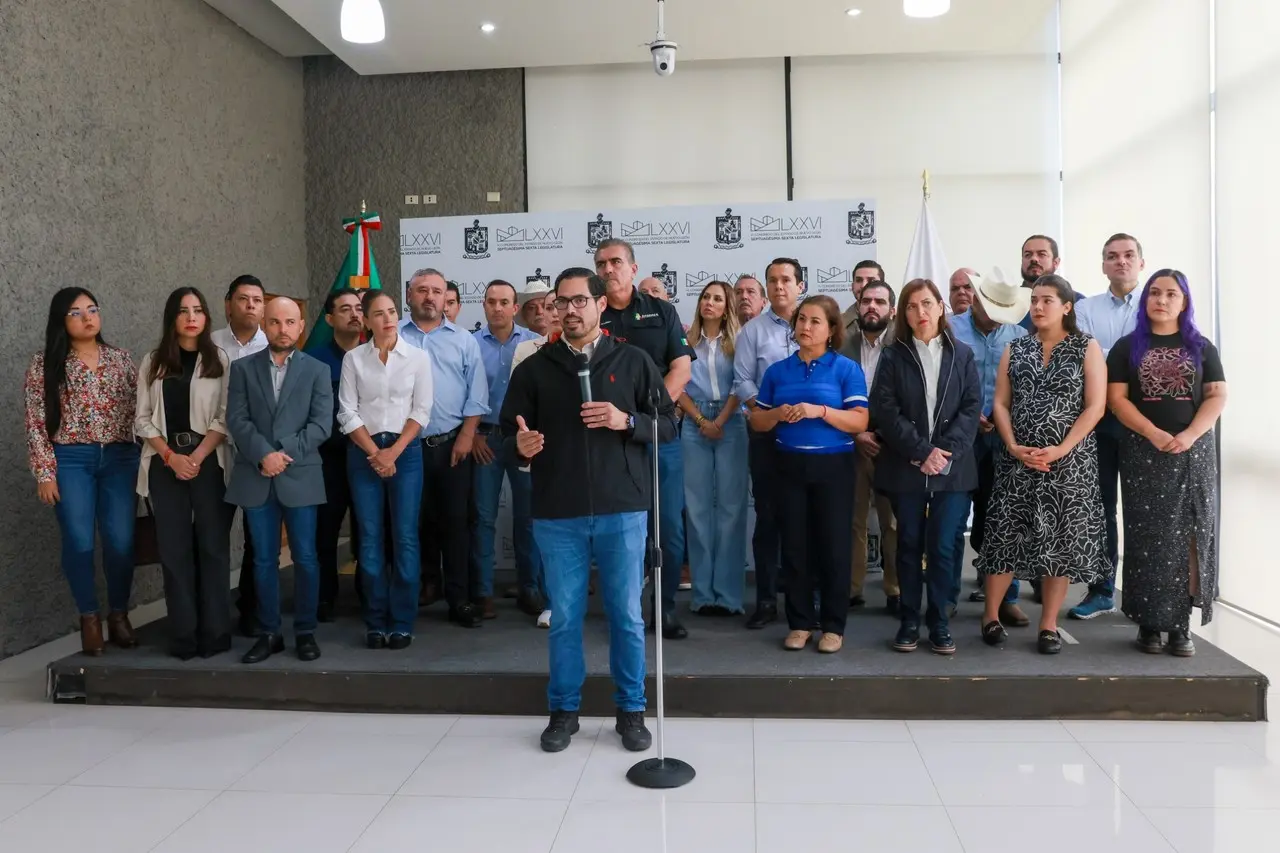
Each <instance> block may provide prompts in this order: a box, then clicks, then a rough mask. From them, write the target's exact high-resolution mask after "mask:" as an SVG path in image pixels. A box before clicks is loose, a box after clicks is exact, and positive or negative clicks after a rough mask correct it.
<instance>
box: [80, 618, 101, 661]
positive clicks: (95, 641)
mask: <svg viewBox="0 0 1280 853" xmlns="http://www.w3.org/2000/svg"><path fill="white" fill-rule="evenodd" d="M80 650H81V651H82V652H84V653H85V654H86V655H90V656H91V657H98V656H99V655H101V654H102V650H103V643H102V619H101V618H100V617H99V616H98V614H97V613H92V614H90V615H88V616H81V617H80Z"/></svg>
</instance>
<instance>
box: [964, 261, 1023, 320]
mask: <svg viewBox="0 0 1280 853" xmlns="http://www.w3.org/2000/svg"><path fill="white" fill-rule="evenodd" d="M969 280H970V281H971V282H972V283H973V293H974V295H975V296H976V297H977V298H978V301H979V302H981V303H982V307H983V308H984V309H986V312H987V316H988V317H990V318H991V319H992V320H995V321H996V322H997V323H1008V324H1011V325H1017V324H1018V323H1021V322H1022V318H1024V317H1026V316H1027V312H1028V311H1030V310H1031V288H1029V287H1022V286H1021V285H1019V284H1010V283H1009V282H1007V281H1005V278H1004V270H1002V269H1000V267H992V268H991V272H990V273H989V274H987V275H985V276H982V275H970V276H969Z"/></svg>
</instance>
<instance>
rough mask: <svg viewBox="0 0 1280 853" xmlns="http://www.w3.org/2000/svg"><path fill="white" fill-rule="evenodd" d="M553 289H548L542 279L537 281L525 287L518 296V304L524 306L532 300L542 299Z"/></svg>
mask: <svg viewBox="0 0 1280 853" xmlns="http://www.w3.org/2000/svg"><path fill="white" fill-rule="evenodd" d="M550 292H551V288H550V287H547V283H546V282H545V281H543V280H542V279H540V278H539V279H535V280H534V281H531V282H529V283H528V284H526V285H525V286H524V290H522V291H520V292H519V293H518V294H516V304H517V305H520V306H523V305H524V304H525V303H526V302H528V301H529V300H530V299H542V298H543V297H544V296H546V295H547V294H548V293H550Z"/></svg>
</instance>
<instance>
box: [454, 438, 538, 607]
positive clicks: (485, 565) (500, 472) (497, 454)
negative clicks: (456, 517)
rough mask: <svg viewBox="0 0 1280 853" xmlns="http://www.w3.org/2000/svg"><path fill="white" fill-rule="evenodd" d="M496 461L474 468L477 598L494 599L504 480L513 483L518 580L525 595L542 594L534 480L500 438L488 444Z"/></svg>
mask: <svg viewBox="0 0 1280 853" xmlns="http://www.w3.org/2000/svg"><path fill="white" fill-rule="evenodd" d="M489 449H490V450H492V451H493V456H494V459H493V461H492V462H490V463H489V464H488V465H480V464H477V465H476V466H475V483H474V485H473V487H472V489H473V491H472V494H473V496H474V498H475V502H476V525H475V527H474V528H473V529H472V532H471V562H472V565H473V569H474V574H475V577H476V578H477V579H478V581H477V582H478V583H479V589H477V590H475V597H476V598H490V597H492V596H493V564H494V559H495V550H496V549H495V547H494V542H495V540H496V538H497V528H498V503H499V500H500V498H501V496H502V478H503V477H504V476H505V477H506V478H507V481H508V482H510V483H511V538H512V540H513V542H512V544H513V546H514V547H515V552H516V580H517V583H518V584H519V586H520V591H521V592H522V593H524V594H525V595H530V594H533V593H541V592H542V559H541V558H540V557H539V556H538V548H537V546H536V545H535V544H534V542H533V519H532V517H531V516H530V504H531V502H532V493H533V480H532V478H531V476H530V474H529V472H528V471H521V470H520V460H519V459H517V458H516V453H515V445H514V444H511V443H510V442H504V441H503V440H502V438H501V436H499V435H493V436H491V437H490V440H489Z"/></svg>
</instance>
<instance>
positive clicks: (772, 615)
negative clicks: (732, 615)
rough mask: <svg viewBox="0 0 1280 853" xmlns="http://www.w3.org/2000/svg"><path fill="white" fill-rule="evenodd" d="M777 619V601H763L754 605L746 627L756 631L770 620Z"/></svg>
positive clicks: (774, 620) (775, 620)
mask: <svg viewBox="0 0 1280 853" xmlns="http://www.w3.org/2000/svg"><path fill="white" fill-rule="evenodd" d="M777 621H778V604H777V602H764V603H761V604H757V605H756V611H755V613H752V614H751V618H750V619H748V620H747V627H748V628H749V629H751V630H752V631H758V630H760V629H761V628H763V627H764V626H765V625H768V624H769V623H770V622H777Z"/></svg>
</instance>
